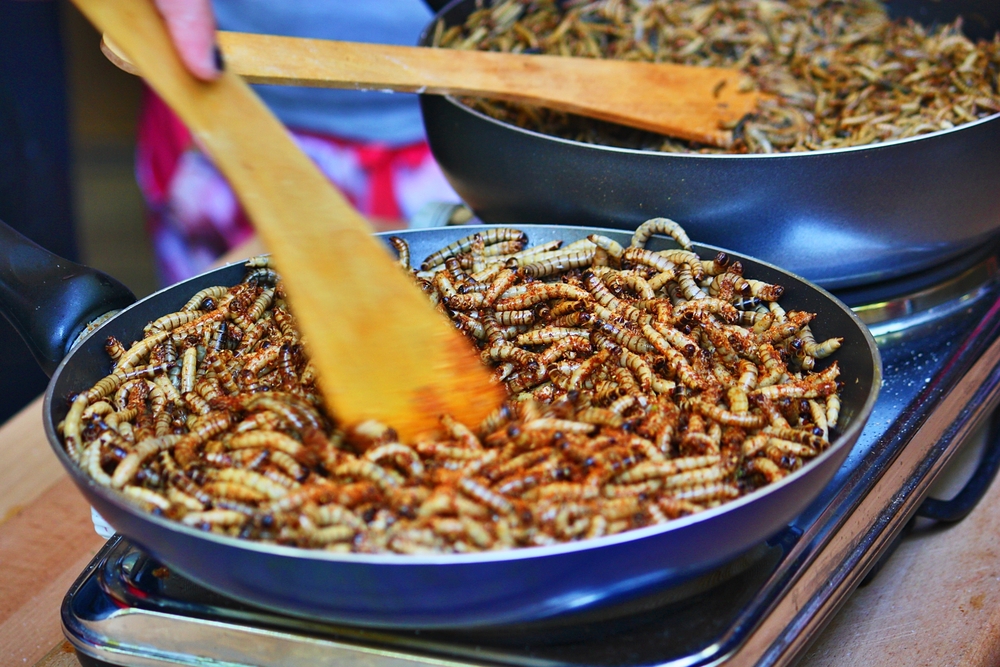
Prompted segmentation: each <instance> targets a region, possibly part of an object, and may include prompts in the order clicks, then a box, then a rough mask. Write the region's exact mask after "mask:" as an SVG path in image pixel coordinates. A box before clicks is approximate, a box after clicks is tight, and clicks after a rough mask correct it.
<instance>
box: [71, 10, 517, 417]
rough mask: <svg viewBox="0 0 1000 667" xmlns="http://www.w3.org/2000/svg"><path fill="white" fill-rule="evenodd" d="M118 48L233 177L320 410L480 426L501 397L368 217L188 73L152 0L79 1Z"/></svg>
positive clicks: (234, 84)
mask: <svg viewBox="0 0 1000 667" xmlns="http://www.w3.org/2000/svg"><path fill="white" fill-rule="evenodd" d="M74 3H75V4H76V5H77V6H78V7H79V8H80V10H81V11H83V13H84V14H85V15H86V16H87V18H88V19H90V21H91V22H92V23H94V25H95V26H97V28H98V29H99V30H100V31H102V32H104V33H105V34H106V35H108V36H109V37H110V38H111V39H112V40H113V41H114V42H115V43H116V44H117V45H118V47H119V48H120V49H121V50H122V51H123V52H124V53H125V54H127V56H128V58H129V59H130V60H131V62H133V63H134V64H135V66H136V68H137V69H138V71H139V72H140V73H141V74H142V76H143V77H144V78H145V80H146V81H147V82H148V83H149V85H150V86H152V87H153V89H155V90H156V92H157V93H158V94H159V95H160V97H162V98H163V100H164V101H166V103H167V104H169V105H170V107H171V108H173V110H174V111H175V112H176V113H177V114H178V116H180V118H181V119H182V120H183V121H184V123H185V124H186V125H187V126H188V128H189V129H190V130H191V132H192V133H193V134H194V135H195V136H196V137H197V139H198V141H199V142H200V144H201V146H203V147H204V148H205V150H206V151H207V152H208V153H209V154H210V156H211V157H212V159H213V161H214V162H215V164H216V165H217V166H218V167H219V169H220V170H221V171H222V173H223V174H224V175H225V176H226V178H227V179H228V180H229V183H230V184H231V185H232V187H233V189H234V190H235V191H236V193H237V195H238V196H239V199H240V201H241V203H242V204H243V206H244V208H245V209H246V211H247V214H248V215H249V217H250V220H251V221H252V222H253V224H254V227H255V228H256V230H257V232H258V234H259V235H260V237H261V239H262V240H263V242H264V244H265V246H266V247H267V248H268V249H269V250H270V251H271V253H272V256H273V258H274V261H275V264H276V265H277V267H278V269H279V271H280V272H281V275H282V277H283V279H284V281H285V286H286V289H287V292H288V297H289V300H290V302H291V305H292V307H293V309H294V311H295V314H296V317H297V319H298V321H299V325H300V328H301V330H302V333H303V338H304V341H305V344H306V347H307V348H308V351H309V354H310V356H311V358H312V360H313V363H314V364H315V365H316V368H317V371H318V378H319V384H320V388H321V389H322V391H323V395H324V398H325V400H326V402H327V407H328V408H329V409H330V410H331V411H332V412H333V414H334V415H336V416H337V418H338V419H339V420H340V421H342V422H343V423H346V424H352V423H358V422H361V421H364V420H366V419H378V420H379V421H382V422H384V423H386V424H388V425H390V426H392V427H393V428H395V429H396V431H397V432H398V433H399V434H400V435H401V436H403V437H407V436H413V435H415V434H417V433H419V432H421V431H424V430H427V429H431V428H435V427H436V426H437V425H438V423H439V422H438V418H439V417H440V415H442V414H445V413H447V414H450V415H452V416H453V417H455V418H456V419H458V420H459V421H462V422H464V423H467V424H469V425H472V426H474V425H478V423H479V422H480V421H481V420H482V419H483V418H484V417H485V416H486V415H487V414H488V413H489V412H490V411H491V410H492V409H494V408H495V407H496V406H497V405H499V404H500V402H501V401H502V399H503V395H504V394H503V391H502V389H501V388H500V387H499V386H498V385H495V384H493V383H491V382H490V380H489V372H488V371H487V369H486V368H485V367H484V366H483V365H482V364H481V363H480V361H479V359H478V357H477V355H476V354H475V350H474V349H473V347H472V346H471V345H470V344H469V343H468V342H467V341H466V340H465V339H464V338H462V336H461V335H460V334H459V333H458V332H457V331H456V330H455V329H454V328H453V327H452V326H451V325H450V323H449V322H448V321H447V319H446V318H444V317H442V316H441V315H440V314H438V313H436V312H435V311H434V309H433V307H432V306H431V304H430V303H429V301H428V300H427V298H426V297H425V296H424V295H422V294H421V292H420V291H419V290H418V289H417V287H416V286H415V285H414V284H413V283H412V282H411V281H410V279H409V278H408V277H407V276H406V275H405V274H404V272H403V271H401V270H400V269H399V267H398V265H396V263H395V262H394V261H393V260H392V258H391V257H390V256H389V254H388V252H387V250H386V249H385V248H384V247H383V246H381V245H380V244H379V243H378V242H377V241H376V240H375V239H374V238H372V236H371V234H372V229H371V228H370V226H369V225H368V223H367V222H366V221H365V220H364V219H363V218H362V217H361V216H360V215H359V214H358V213H356V212H355V211H354V209H353V208H352V207H351V206H350V205H349V204H348V202H347V201H345V200H344V198H343V197H342V196H341V195H340V194H339V193H338V192H337V191H336V190H334V188H333V187H332V186H331V185H330V184H329V183H328V182H327V181H326V179H325V178H324V177H323V175H322V174H321V173H320V172H319V171H318V170H317V168H316V167H315V166H314V165H313V164H312V162H311V161H310V160H309V159H308V158H307V157H306V156H305V154H303V153H302V151H301V150H299V148H298V146H297V145H296V144H295V142H294V141H293V139H292V138H291V136H290V135H289V134H288V132H287V131H286V130H285V129H284V127H283V126H282V125H281V123H280V122H279V121H278V120H277V119H276V118H275V117H274V116H273V115H272V114H271V113H270V111H269V110H268V109H267V108H266V107H265V106H264V104H263V103H262V102H261V101H260V99H258V98H257V96H256V95H255V94H254V93H253V92H252V91H251V90H250V88H249V87H248V86H247V85H246V83H244V82H243V81H242V80H241V79H240V77H239V76H238V75H236V74H234V73H232V72H225V73H223V74H222V76H221V77H220V78H219V79H218V80H217V81H214V82H211V83H205V82H202V81H198V80H197V79H195V78H194V77H193V76H191V75H190V74H189V73H188V72H187V71H186V70H185V69H184V67H183V66H182V64H181V62H180V60H179V58H178V56H177V54H176V52H175V51H174V48H173V46H172V44H171V42H170V41H169V39H168V36H167V31H166V28H165V26H164V24H163V21H162V19H161V18H160V16H159V14H158V13H157V11H156V9H155V8H154V7H153V5H152V3H151V2H150V0H74Z"/></svg>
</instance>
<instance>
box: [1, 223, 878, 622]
mask: <svg viewBox="0 0 1000 667" xmlns="http://www.w3.org/2000/svg"><path fill="white" fill-rule="evenodd" d="M521 228H522V229H524V231H525V232H527V234H528V236H529V238H530V240H531V242H532V243H541V242H544V241H547V240H551V239H557V238H559V239H563V240H565V241H573V240H576V239H580V238H583V237H585V236H587V235H588V234H590V233H595V232H602V233H605V234H607V235H608V236H611V237H612V238H614V239H616V240H617V241H619V242H620V243H628V242H629V240H630V238H631V234H630V233H626V232H622V231H617V230H611V231H609V230H596V229H591V228H583V227H557V226H531V225H523V226H521ZM16 234H17V233H16V232H13V231H12V230H9V228H8V229H6V230H2V229H0V253H3V254H4V255H7V256H8V258H6V259H4V258H0V307H2V309H3V311H4V314H5V315H7V316H8V318H9V319H11V320H12V321H13V322H15V324H16V326H18V328H19V330H20V331H22V333H24V334H25V336H26V337H27V338H29V339H35V338H38V337H41V338H42V339H43V340H41V341H37V340H36V341H35V342H34V344H33V345H32V348H33V349H34V350H50V351H52V353H51V354H49V357H48V358H45V357H44V355H42V361H43V366H46V367H47V369H48V370H50V371H51V370H52V365H53V364H54V363H55V359H53V358H52V357H55V356H57V354H58V350H60V349H63V350H64V349H65V348H66V346H67V345H68V344H69V342H70V341H71V340H72V338H73V336H74V335H75V333H76V332H77V331H79V329H80V328H81V327H82V326H83V323H84V322H85V321H86V320H85V319H83V320H81V321H80V322H79V323H78V324H76V325H63V326H62V327H61V328H60V329H59V331H58V332H57V331H54V330H48V329H46V328H45V326H32V325H31V323H30V320H31V317H32V314H33V313H45V312H49V311H51V309H52V306H51V304H59V307H62V308H63V310H67V311H73V312H75V313H81V314H82V313H89V314H93V313H94V312H95V310H96V311H100V310H101V309H102V308H105V307H108V304H111V307H121V305H122V304H121V302H122V301H123V300H124V301H127V300H128V295H127V294H125V295H123V294H122V293H121V292H122V290H123V289H124V288H121V286H120V285H118V284H117V283H116V282H114V281H111V280H110V279H106V278H102V279H96V278H95V279H89V280H85V282H87V285H88V287H87V288H86V289H83V290H80V289H77V290H76V292H75V294H76V295H77V297H79V296H80V294H81V293H86V294H85V296H86V297H87V298H86V299H84V298H75V299H70V300H69V302H67V301H66V300H65V299H62V297H61V296H59V295H58V293H57V292H58V291H57V290H55V291H54V290H53V289H52V286H53V285H54V284H57V283H69V284H74V283H75V282H77V281H79V280H81V279H80V276H81V275H83V274H85V273H86V272H87V271H89V270H87V269H84V267H79V266H76V265H71V264H69V263H67V262H64V261H62V260H58V258H55V259H53V258H51V257H50V258H49V259H48V260H46V259H45V258H44V257H42V253H43V252H44V251H42V250H41V249H40V248H38V247H37V246H34V245H33V244H31V243H30V242H29V241H27V240H26V239H23V237H19V236H17V235H16ZM468 234H469V228H468V227H465V228H462V227H447V228H440V229H428V230H414V231H405V232H399V233H398V235H399V236H402V237H403V238H405V239H406V240H407V241H408V242H409V244H410V247H411V250H412V257H413V258H414V260H415V261H419V260H421V259H422V258H423V257H425V256H427V255H428V254H429V253H430V252H431V251H432V250H435V249H437V248H440V247H442V246H444V245H446V244H448V243H451V242H452V241H455V240H457V239H458V238H461V237H463V236H466V235H468ZM669 243H670V245H672V244H673V242H672V241H670V242H669ZM649 247H651V248H653V249H662V248H664V247H667V240H664V239H662V238H658V237H657V238H654V239H653V240H652V241H651V243H650V246H649ZM697 248H698V251H699V252H700V253H702V254H703V256H714V255H715V253H716V252H717V249H715V248H711V247H707V246H698V247H697ZM736 256H737V257H738V258H739V259H740V261H742V262H743V264H744V266H745V268H746V272H747V274H748V275H751V276H753V277H755V278H758V279H761V280H766V281H769V282H777V283H780V284H782V285H784V286H785V288H786V291H785V296H784V297H783V298H782V304H783V305H784V306H785V307H786V308H796V309H804V310H808V311H810V312H815V313H817V314H818V317H817V318H816V320H815V327H814V330H815V333H816V335H817V337H818V339H822V338H826V337H829V336H832V335H838V336H843V337H844V344H843V346H842V348H841V349H840V350H839V352H838V353H837V354H836V355H835V358H837V359H839V362H840V365H841V368H842V369H843V371H842V375H841V380H842V381H843V382H844V390H843V394H842V402H843V409H842V412H841V416H840V429H839V430H840V435H839V437H837V438H835V439H834V442H833V444H832V446H831V448H830V449H829V450H828V451H826V452H824V453H823V454H822V455H821V456H819V457H818V458H817V459H816V460H814V461H812V462H811V463H809V464H808V465H806V466H805V467H803V468H802V469H801V470H799V471H797V472H795V473H793V474H791V475H789V476H788V477H786V478H784V479H783V480H781V481H779V482H778V483H776V484H773V485H771V486H768V487H765V488H764V489H761V490H759V491H756V492H754V493H752V494H750V495H748V496H746V497H743V498H740V499H738V500H736V501H735V502H731V503H729V504H727V505H724V506H722V507H719V508H716V509H712V510H708V511H705V512H703V513H701V514H697V515H694V516H690V517H685V518H681V519H678V520H676V521H672V522H669V523H667V524H665V525H660V526H655V527H649V528H644V529H641V530H634V531H631V532H626V533H621V534H617V535H613V536H608V537H602V538H599V539H593V540H589V541H584V542H577V543H569V544H561V545H557V546H549V547H533V548H525V549H515V550H509V551H499V552H488V553H483V554H458V555H434V556H408V555H407V556H403V555H390V554H380V555H366V554H333V553H330V552H323V551H308V550H302V549H296V548H290V547H284V546H275V545H267V544H260V543H254V542H249V541H244V540H239V539H235V538H228V537H222V536H219V535H215V534H211V533H207V532H203V531H200V530H197V529H194V528H191V527H187V526H184V525H182V524H180V523H177V522H173V521H168V520H166V519H164V518H161V517H158V516H154V515H151V514H147V513H146V512H144V511H142V510H139V509H137V508H135V507H133V506H131V505H129V504H127V503H126V502H125V501H123V499H122V497H120V496H119V495H117V494H116V493H115V492H113V491H111V490H110V489H108V488H105V487H102V486H99V485H97V484H95V483H94V482H93V481H92V480H91V479H90V478H89V477H88V476H87V475H86V474H84V473H83V472H82V471H81V470H80V469H79V468H78V467H77V466H76V464H75V463H73V461H72V460H71V459H70V458H69V457H68V456H67V454H66V453H65V451H64V450H63V447H62V445H61V443H60V441H59V438H58V436H57V434H56V424H58V423H59V421H60V420H62V419H63V418H64V417H65V415H66V412H67V410H68V403H69V401H68V399H69V397H70V396H71V395H73V394H75V393H77V392H79V391H81V390H84V389H87V388H89V387H91V386H92V385H93V384H94V383H95V382H96V381H97V380H99V379H100V378H101V377H103V376H104V375H106V374H107V373H108V372H109V368H110V361H109V360H108V358H107V356H106V354H105V352H104V350H103V345H104V341H105V340H106V338H107V337H108V336H109V335H113V336H115V337H116V338H118V339H119V340H122V341H130V340H135V339H138V338H141V337H142V328H143V326H144V325H145V324H147V323H148V322H149V321H151V320H153V319H155V318H156V317H158V316H160V315H162V314H164V313H168V312H173V311H176V310H177V309H178V308H180V307H181V306H182V305H183V304H184V303H185V302H186V301H187V300H188V298H189V297H190V295H191V294H193V293H194V292H196V291H197V290H199V289H202V288H204V287H208V286H212V285H219V284H223V285H232V284H235V283H237V282H239V281H240V280H241V279H242V277H243V274H244V272H245V269H244V267H243V266H242V264H232V265H229V266H225V267H222V268H219V269H216V270H214V271H210V272H208V273H205V274H203V275H200V276H197V277H195V278H192V279H190V280H187V281H184V282H182V283H179V284H177V285H174V286H173V287H169V288H167V289H164V290H162V291H160V292H157V293H156V294H153V295H151V296H149V297H147V298H145V299H143V300H141V301H139V302H137V303H135V304H134V305H132V306H130V307H128V308H125V309H124V310H123V311H121V312H120V313H118V314H117V315H116V316H114V317H112V318H111V319H109V320H108V321H106V322H105V323H103V324H101V325H100V326H99V327H97V328H96V330H95V331H94V332H93V333H92V334H91V335H90V336H89V337H88V338H86V339H85V340H83V342H82V343H80V344H79V345H78V346H77V347H76V348H75V349H73V350H72V351H71V352H69V353H68V354H67V356H66V357H65V359H63V360H62V361H61V362H59V363H58V367H57V368H55V370H54V373H53V374H52V380H51V383H50V384H49V387H48V390H47V392H46V394H45V403H44V422H45V431H46V434H47V435H48V438H49V442H50V444H51V445H52V448H53V450H54V451H55V453H56V456H58V457H59V460H60V461H61V462H62V463H63V465H64V466H65V468H66V470H67V471H68V472H69V474H70V476H71V477H72V478H73V481H74V482H75V483H76V485H77V486H78V487H79V489H80V491H81V492H82V493H83V494H84V495H85V496H86V497H87V500H88V501H89V502H90V503H91V504H92V505H93V506H94V507H95V508H96V509H97V511H98V512H100V513H101V515H102V516H104V518H105V519H106V520H107V521H108V522H109V523H111V525H113V526H114V527H115V528H116V529H117V530H118V531H119V532H120V533H122V534H124V535H126V536H127V537H129V538H130V539H131V540H133V541H134V542H135V543H137V544H138V545H140V546H141V547H142V548H143V549H145V550H146V551H147V552H148V553H150V554H151V555H152V556H154V557H155V558H156V559H158V560H159V561H160V562H162V563H164V564H165V565H167V566H169V567H170V568H171V569H173V570H176V571H177V572H179V573H181V574H183V575H185V576H187V577H189V578H190V579H192V580H194V581H196V582H198V583H200V584H202V585H204V586H206V587H207V588H209V589H212V590H215V591H218V592H220V593H223V594H225V595H228V596H230V597H232V598H236V599H238V600H242V601H245V602H248V603H251V604H255V605H259V606H264V607H268V608H270V609H272V610H276V611H280V612H283V613H287V614H292V615H297V616H302V617H308V618H313V619H320V620H323V621H330V622H338V623H346V624H353V625H361V626H374V627H385V628H440V627H450V628H473V627H483V626H499V625H503V624H510V623H528V622H534V621H539V620H544V619H552V618H554V617H557V616H559V615H562V614H568V613H570V612H579V611H582V610H588V611H590V610H593V609H595V608H599V607H600V606H602V605H610V604H612V603H616V602H622V601H626V600H628V599H631V598H635V597H637V596H640V595H644V594H649V593H653V592H657V591H659V590H662V589H665V588H667V587H670V586H674V585H678V584H681V583H683V582H685V581H688V580H690V579H691V578H692V577H695V576H696V575H698V574H699V573H704V572H706V571H707V570H709V569H710V568H714V567H717V566H719V565H720V564H723V563H725V562H727V561H730V560H731V559H734V558H736V557H738V556H739V555H740V554H743V553H745V552H746V551H748V550H749V549H751V548H753V547H755V546H758V545H760V544H761V543H762V542H764V541H765V540H766V539H767V538H768V537H769V536H771V535H773V534H774V533H776V532H777V531H779V530H780V529H781V528H782V527H784V526H785V525H786V524H787V523H788V521H789V520H791V519H792V518H793V517H794V516H795V515H796V514H798V513H799V512H801V511H802V510H803V509H804V508H805V507H806V506H807V505H808V504H809V503H810V502H811V501H812V500H813V499H814V498H815V497H816V496H817V495H818V494H819V492H820V491H821V490H822V488H823V486H824V485H825V484H827V483H828V482H829V480H830V479H831V477H832V476H833V474H834V472H835V471H836V470H837V468H838V467H839V466H840V464H841V463H842V462H843V460H844V458H845V457H846V456H847V454H848V452H849V450H850V449H851V446H852V445H853V444H854V442H855V441H856V440H857V438H858V436H859V434H860V433H861V429H862V427H863V426H864V423H865V421H866V420H867V418H868V416H869V414H870V412H871V409H872V406H873V404H874V402H875V398H876V395H877V394H878V389H879V385H880V383H881V362H880V359H879V354H878V350H877V348H876V347H875V342H874V340H873V339H872V336H871V334H870V333H869V332H868V330H867V329H866V328H865V326H864V325H863V324H862V323H861V322H860V321H859V320H858V319H857V318H856V317H855V316H854V314H853V313H852V312H851V311H850V310H849V309H848V308H847V307H846V306H844V305H843V304H841V303H840V302H839V301H837V300H836V299H835V298H833V297H832V296H831V295H830V294H828V293H826V292H824V291H823V290H822V289H819V288H817V287H815V286H813V285H810V284H809V283H807V282H805V281H803V280H802V279H800V278H797V277H795V276H792V275H790V274H787V273H785V272H784V271H782V270H780V269H778V268H776V267H774V266H770V265H768V264H764V263H761V262H758V261H755V260H752V259H750V258H747V257H742V256H738V255H736ZM9 257H13V259H9ZM25 257H28V258H29V259H30V264H31V266H33V267H34V268H33V269H32V271H31V273H33V274H34V275H33V278H39V277H40V278H41V281H40V282H41V285H40V286H39V285H34V284H32V280H30V279H26V278H25V277H24V274H23V272H18V271H16V270H11V267H12V266H15V267H16V266H18V265H20V266H22V267H23V266H24V265H25V261H24V258H25ZM46 262H47V263H46ZM91 273H92V272H91ZM67 276H69V279H66V278H67ZM29 278H30V277H29ZM102 280H103V282H102ZM35 282H39V281H37V280H36V281H35ZM18 290H19V291H20V295H18V294H17V293H16V292H17V291H18ZM54 292H55V293H54ZM125 292H126V293H127V290H125ZM108 294H110V295H111V296H110V297H109V296H108ZM60 299H62V300H60ZM88 299H89V300H91V301H98V302H100V303H99V304H98V306H97V307H96V308H95V307H92V306H90V305H87V304H84V303H83V302H84V301H87V300H88Z"/></svg>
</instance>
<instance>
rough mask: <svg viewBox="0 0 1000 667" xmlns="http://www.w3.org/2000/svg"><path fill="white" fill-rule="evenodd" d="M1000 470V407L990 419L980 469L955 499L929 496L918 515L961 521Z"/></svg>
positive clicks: (977, 469)
mask: <svg viewBox="0 0 1000 667" xmlns="http://www.w3.org/2000/svg"><path fill="white" fill-rule="evenodd" d="M998 470H1000V408H998V409H997V410H996V411H995V412H994V413H993V416H992V417H991V418H990V424H989V427H988V429H987V432H986V446H985V448H984V450H983V453H982V454H981V456H980V459H979V464H978V465H977V466H976V471H975V472H974V473H972V476H971V477H970V478H969V480H968V481H967V482H966V483H965V486H964V487H962V490H961V491H959V492H958V493H957V494H956V495H955V497H954V498H952V499H951V500H938V499H936V498H925V499H924V502H923V503H921V505H920V507H919V508H918V509H917V516H922V517H924V518H926V519H933V520H935V521H941V522H943V523H956V522H958V521H961V520H962V519H964V518H965V517H966V516H968V514H969V512H971V511H972V509H973V508H974V507H975V506H976V505H978V504H979V501H980V500H982V497H983V496H984V495H986V491H987V490H988V489H989V488H990V484H991V483H992V482H993V479H994V478H995V477H996V476H997V471H998Z"/></svg>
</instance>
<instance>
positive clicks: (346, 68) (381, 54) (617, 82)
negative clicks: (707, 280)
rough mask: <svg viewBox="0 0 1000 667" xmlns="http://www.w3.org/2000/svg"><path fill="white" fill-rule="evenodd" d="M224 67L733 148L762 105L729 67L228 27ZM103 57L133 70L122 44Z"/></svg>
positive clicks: (288, 81) (261, 79) (256, 77)
mask: <svg viewBox="0 0 1000 667" xmlns="http://www.w3.org/2000/svg"><path fill="white" fill-rule="evenodd" d="M218 41H219V47H220V48H221V49H222V52H223V55H224V58H225V62H226V67H227V68H228V69H230V70H231V71H233V72H235V73H236V74H239V75H240V76H242V77H243V78H244V79H246V80H247V81H248V82H250V83H269V84H283V85H294V86H318V87H327V88H363V89H374V90H394V91H400V92H411V93H412V92H421V93H435V94H453V95H469V96H472V97H489V98H494V99H501V100H508V101H512V102H525V103H528V104H535V105H539V106H545V107H551V108H553V109H558V110H560V111H567V112H570V113H575V114H580V115H583V116H590V117H592V118H599V119H601V120H607V121H611V122H614V123H620V124H622V125H630V126H633V127H638V128H640V129H644V130H651V131H653V132H659V133H661V134H666V135H669V136H673V137H678V138H681V139H690V140H692V141H698V142H700V143H703V144H711V145H714V146H723V147H724V146H728V145H729V144H730V143H732V133H731V132H729V131H728V130H725V129H723V127H724V126H727V124H728V126H731V125H732V124H733V123H735V122H736V121H738V120H739V119H740V118H742V117H743V116H744V115H746V114H747V113H750V112H751V111H753V110H754V108H755V107H756V106H757V102H758V101H759V100H760V97H761V96H760V93H757V92H755V91H750V92H740V79H741V77H742V75H741V73H740V72H739V71H738V70H735V69H727V68H721V67H693V66H688V65H673V64H667V63H638V62H625V61H621V60H597V59H593V58H563V57H559V56H542V55H516V54H509V53H494V52H486V51H458V50H453V49H433V48H418V47H409V46H387V45H383V44H361V43H357V42H334V41H326V40H320V39H304V38H296V37H276V36H273V35H254V34H248V33H240V32H220V33H219V34H218ZM105 54H107V55H108V58H109V59H111V60H112V62H114V63H115V64H116V65H118V66H119V67H121V68H122V69H125V70H127V71H133V73H134V70H135V68H134V66H133V65H132V64H131V63H130V62H129V60H128V58H127V57H126V56H125V54H124V53H122V52H121V50H120V49H117V48H116V47H115V45H114V40H110V41H106V43H105Z"/></svg>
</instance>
